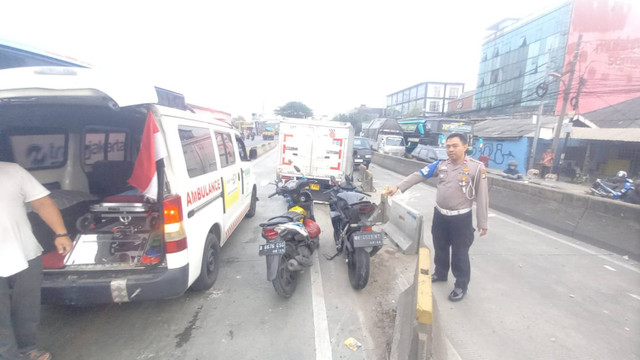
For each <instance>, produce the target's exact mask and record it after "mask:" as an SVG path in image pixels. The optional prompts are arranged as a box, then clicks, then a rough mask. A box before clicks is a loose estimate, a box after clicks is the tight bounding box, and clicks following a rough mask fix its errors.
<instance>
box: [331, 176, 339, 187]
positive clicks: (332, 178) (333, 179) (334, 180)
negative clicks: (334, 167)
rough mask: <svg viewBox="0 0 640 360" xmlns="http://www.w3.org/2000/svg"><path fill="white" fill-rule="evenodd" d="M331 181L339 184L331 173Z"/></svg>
mask: <svg viewBox="0 0 640 360" xmlns="http://www.w3.org/2000/svg"><path fill="white" fill-rule="evenodd" d="M330 179H331V182H332V183H334V184H335V185H338V182H337V181H336V177H335V176H333V175H331V178H330Z"/></svg>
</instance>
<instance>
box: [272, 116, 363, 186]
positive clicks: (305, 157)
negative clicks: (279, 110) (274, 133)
mask: <svg viewBox="0 0 640 360" xmlns="http://www.w3.org/2000/svg"><path fill="white" fill-rule="evenodd" d="M353 136H354V130H353V127H352V126H351V124H349V123H346V122H338V121H319V120H307V119H283V120H282V121H280V134H279V137H278V138H279V144H278V145H279V146H278V149H279V150H278V151H279V156H278V167H277V169H276V177H277V178H279V179H284V180H286V179H294V178H299V177H300V173H298V172H296V171H295V169H294V168H293V165H296V166H298V167H299V168H300V170H301V171H302V173H303V174H304V175H305V176H306V177H307V178H309V179H314V180H317V184H312V185H313V187H312V190H320V189H325V188H328V187H329V186H328V185H329V182H330V179H331V176H335V178H336V179H337V180H338V181H342V180H343V179H344V176H345V175H352V173H353Z"/></svg>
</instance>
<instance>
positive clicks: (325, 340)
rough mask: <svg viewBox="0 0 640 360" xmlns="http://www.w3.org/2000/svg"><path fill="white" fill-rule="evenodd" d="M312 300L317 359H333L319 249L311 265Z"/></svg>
mask: <svg viewBox="0 0 640 360" xmlns="http://www.w3.org/2000/svg"><path fill="white" fill-rule="evenodd" d="M311 300H312V303H313V324H314V331H315V337H316V360H325V359H327V360H331V359H332V356H333V355H332V353H331V339H330V338H329V324H328V321H327V310H326V307H325V304H324V290H323V289H322V275H321V274H320V261H319V259H318V251H316V252H315V255H314V256H313V265H312V266H311Z"/></svg>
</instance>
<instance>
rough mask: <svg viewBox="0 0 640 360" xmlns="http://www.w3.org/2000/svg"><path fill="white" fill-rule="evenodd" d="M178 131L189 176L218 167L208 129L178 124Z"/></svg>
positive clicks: (204, 172)
mask: <svg viewBox="0 0 640 360" xmlns="http://www.w3.org/2000/svg"><path fill="white" fill-rule="evenodd" d="M178 133H179V134H180V142H181V143H182V153H183V154H184V160H185V163H186V164H187V173H188V174H189V177H196V176H199V175H202V174H206V173H209V172H212V171H215V170H216V169H217V168H218V167H217V164H216V155H215V153H214V151H213V140H212V139H211V133H210V132H209V129H206V128H198V127H193V126H178Z"/></svg>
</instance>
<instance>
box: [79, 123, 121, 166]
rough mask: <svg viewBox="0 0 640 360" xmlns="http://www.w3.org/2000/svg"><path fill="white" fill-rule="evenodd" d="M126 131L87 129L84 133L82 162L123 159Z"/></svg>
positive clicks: (91, 162) (88, 163) (89, 163)
mask: <svg viewBox="0 0 640 360" xmlns="http://www.w3.org/2000/svg"><path fill="white" fill-rule="evenodd" d="M126 140H127V133H125V132H112V131H96V130H89V131H88V132H86V133H85V134H84V163H85V164H87V165H91V164H93V163H95V162H96V161H103V160H107V161H123V160H125V144H126Z"/></svg>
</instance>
